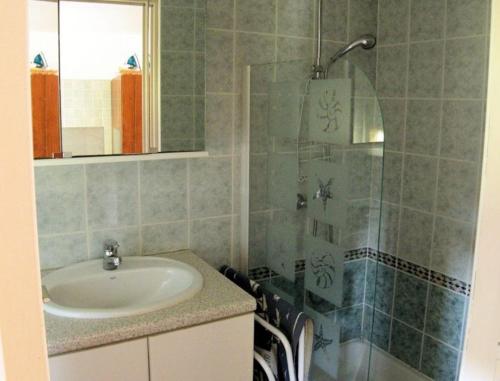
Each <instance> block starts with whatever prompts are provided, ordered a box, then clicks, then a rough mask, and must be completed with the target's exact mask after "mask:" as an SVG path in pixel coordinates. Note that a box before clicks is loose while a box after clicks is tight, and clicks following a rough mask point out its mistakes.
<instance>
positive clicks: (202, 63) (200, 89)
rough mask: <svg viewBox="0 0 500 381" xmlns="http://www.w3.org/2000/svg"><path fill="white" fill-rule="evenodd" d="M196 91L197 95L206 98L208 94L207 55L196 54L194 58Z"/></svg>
mask: <svg viewBox="0 0 500 381" xmlns="http://www.w3.org/2000/svg"><path fill="white" fill-rule="evenodd" d="M194 65H195V73H194V91H195V95H198V96H200V97H204V96H205V92H206V56H205V53H195V57H194Z"/></svg>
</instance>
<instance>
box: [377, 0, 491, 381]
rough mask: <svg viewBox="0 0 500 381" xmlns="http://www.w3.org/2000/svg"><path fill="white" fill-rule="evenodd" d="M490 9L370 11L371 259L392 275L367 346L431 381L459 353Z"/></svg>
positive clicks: (453, 369) (396, 1)
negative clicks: (380, 171)
mask: <svg viewBox="0 0 500 381" xmlns="http://www.w3.org/2000/svg"><path fill="white" fill-rule="evenodd" d="M489 5H490V4H489V0H474V1H463V0H421V1H411V0H379V10H378V58H377V78H376V80H377V82H376V86H377V93H378V95H379V97H380V102H381V107H382V112H383V115H384V127H385V142H386V143H385V153H384V179H383V204H382V222H381V224H382V225H381V236H380V246H379V247H380V250H381V251H382V252H384V253H387V254H390V255H384V256H383V257H384V258H386V259H385V261H386V263H389V262H394V263H397V265H396V266H395V267H397V269H395V268H394V267H390V266H389V267H388V266H385V265H382V264H381V265H380V266H379V276H378V278H379V279H378V281H377V282H378V285H377V300H376V302H375V308H376V313H375V326H374V338H373V340H374V341H375V342H376V343H377V345H378V346H379V347H381V348H383V349H385V350H387V351H389V352H390V353H391V354H393V355H394V356H396V357H397V358H399V359H401V360H403V361H404V362H406V363H407V364H409V365H411V366H412V367H414V368H416V369H419V370H421V371H422V372H423V373H424V374H426V375H427V376H430V377H431V378H433V379H435V380H455V377H456V375H457V368H458V366H459V362H460V357H461V356H460V355H461V352H460V351H461V350H462V348H463V347H462V346H463V330H464V326H465V323H466V310H467V305H468V297H467V296H465V295H463V292H462V291H461V290H460V287H458V288H455V289H453V287H451V286H450V285H451V284H453V283H455V284H463V283H461V282H460V281H463V282H465V283H470V281H471V276H472V262H473V245H474V237H475V230H476V211H477V205H478V191H479V180H480V174H481V172H480V169H481V154H482V142H483V126H484V109H485V90H486V66H487V57H488V42H489V39H488V33H489V27H488V25H489V21H488V17H489ZM379 164H380V163H379ZM374 187H375V189H378V184H374ZM375 194H376V193H375ZM372 247H373V248H375V246H374V245H372ZM400 263H405V267H404V268H403V267H401V266H400V265H399V264H400ZM370 265H372V266H373V264H372V261H371V260H369V267H370ZM436 274H437V275H436ZM369 282H370V280H369V279H368V280H367V287H368V289H369V288H370V283H369ZM450 282H451V283H450ZM443 286H444V287H443ZM466 288H467V287H466ZM457 291H458V292H457ZM368 304H371V305H373V302H371V303H368ZM383 338H387V339H384V340H382V339H383Z"/></svg>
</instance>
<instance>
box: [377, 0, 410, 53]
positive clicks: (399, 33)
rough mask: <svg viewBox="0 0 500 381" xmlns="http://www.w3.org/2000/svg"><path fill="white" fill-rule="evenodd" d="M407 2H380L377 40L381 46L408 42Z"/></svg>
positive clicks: (386, 0) (402, 0)
mask: <svg viewBox="0 0 500 381" xmlns="http://www.w3.org/2000/svg"><path fill="white" fill-rule="evenodd" d="M409 8H410V1H409V0H380V1H379V13H378V17H379V21H378V38H379V42H380V44H381V45H384V44H397V43H401V42H406V41H407V40H408V21H409V18H408V12H409Z"/></svg>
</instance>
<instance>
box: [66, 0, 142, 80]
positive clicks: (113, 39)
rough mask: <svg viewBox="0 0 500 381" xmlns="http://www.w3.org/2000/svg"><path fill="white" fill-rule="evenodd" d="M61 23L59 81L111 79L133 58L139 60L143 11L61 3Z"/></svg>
mask: <svg viewBox="0 0 500 381" xmlns="http://www.w3.org/2000/svg"><path fill="white" fill-rule="evenodd" d="M60 19H61V25H60V27H61V78H70V79H112V78H114V77H115V76H116V75H117V74H118V71H119V67H120V66H124V65H125V63H126V61H127V58H128V57H129V56H131V55H132V54H134V53H135V54H137V56H138V57H139V58H140V59H141V60H142V7H140V6H135V5H123V4H96V3H79V2H71V1H70V2H61V3H60ZM141 64H142V62H141Z"/></svg>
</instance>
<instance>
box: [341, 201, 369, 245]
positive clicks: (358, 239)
mask: <svg viewBox="0 0 500 381" xmlns="http://www.w3.org/2000/svg"><path fill="white" fill-rule="evenodd" d="M369 217H370V204H369V201H368V200H356V201H351V202H349V205H348V209H347V222H346V226H345V228H343V229H342V241H341V246H342V247H343V248H346V249H356V248H360V247H366V245H367V244H368V222H369Z"/></svg>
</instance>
